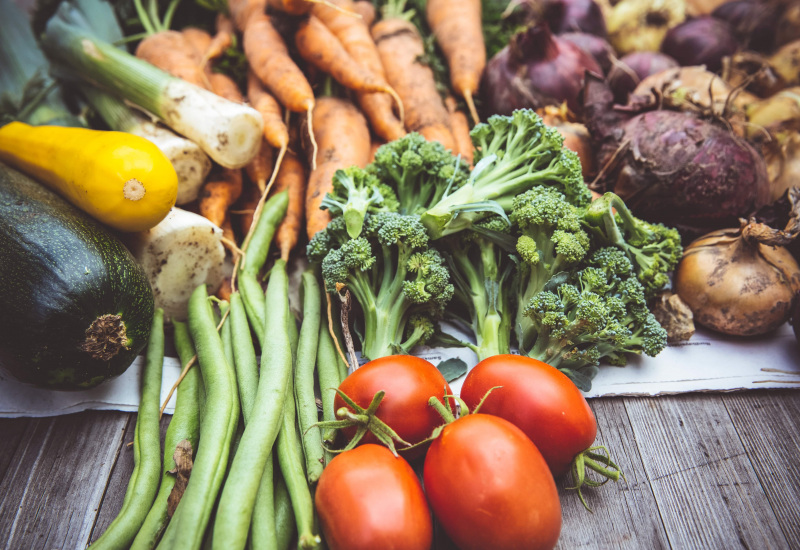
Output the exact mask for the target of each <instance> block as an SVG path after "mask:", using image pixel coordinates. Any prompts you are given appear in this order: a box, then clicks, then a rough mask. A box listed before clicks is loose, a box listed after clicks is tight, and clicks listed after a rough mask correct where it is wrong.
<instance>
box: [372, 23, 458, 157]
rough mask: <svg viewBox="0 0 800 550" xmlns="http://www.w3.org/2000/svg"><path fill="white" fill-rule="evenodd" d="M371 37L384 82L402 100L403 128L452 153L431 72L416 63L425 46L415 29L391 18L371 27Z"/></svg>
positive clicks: (444, 113) (451, 140) (447, 117)
mask: <svg viewBox="0 0 800 550" xmlns="http://www.w3.org/2000/svg"><path fill="white" fill-rule="evenodd" d="M372 37H373V38H374V39H375V44H376V45H377V47H378V53H379V54H380V56H381V61H382V62H383V68H384V71H386V80H387V81H388V82H389V85H390V86H392V88H394V89H395V90H397V93H398V95H399V96H400V98H401V99H402V101H403V106H404V107H405V127H406V129H407V130H408V131H410V132H419V133H420V134H422V135H423V136H424V137H425V138H426V139H429V140H432V141H433V140H435V141H439V142H440V143H441V144H442V145H444V147H445V149H449V150H451V151H452V150H455V138H454V137H453V133H452V130H451V129H450V115H449V113H448V112H447V109H446V108H445V106H444V103H443V101H442V98H441V96H440V95H439V92H438V90H437V89H436V80H435V78H434V76H433V71H432V70H431V69H430V67H428V66H427V65H423V64H422V63H420V62H419V58H420V57H422V56H424V54H425V47H424V44H423V42H422V37H421V36H420V34H419V32H418V31H417V28H416V27H415V26H414V25H413V24H412V23H410V22H408V21H406V20H404V19H402V18H401V17H390V18H388V19H383V20H381V21H378V22H377V23H376V24H375V25H374V26H373V27H372Z"/></svg>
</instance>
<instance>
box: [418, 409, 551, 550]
mask: <svg viewBox="0 0 800 550" xmlns="http://www.w3.org/2000/svg"><path fill="white" fill-rule="evenodd" d="M423 480H424V484H425V492H426V493H427V495H428V501H429V502H430V505H431V508H433V511H434V514H436V517H437V518H438V519H439V521H440V522H441V524H442V526H443V527H444V530H445V531H446V532H447V534H448V535H449V536H450V538H451V539H452V540H453V542H455V543H456V545H457V546H458V547H459V548H460V549H461V550H485V549H487V548H491V549H493V550H516V549H519V550H539V549H550V548H553V547H554V546H555V545H556V542H557V541H558V536H559V534H560V532H561V503H560V502H559V500H558V491H557V490H556V484H555V481H553V476H552V474H551V473H550V470H549V469H548V468H547V463H546V462H545V461H544V458H542V455H541V453H540V452H539V451H538V450H537V449H536V446H535V445H534V444H533V443H532V442H531V440H530V439H528V437H527V436H526V435H525V434H524V433H522V430H520V429H519V428H517V427H516V426H514V425H513V424H511V423H510V422H508V421H506V420H503V419H502V418H500V417H497V416H490V415H488V414H469V415H466V416H463V417H461V418H459V419H458V420H456V421H455V422H452V423H451V424H448V425H447V426H445V427H444V429H443V430H442V433H441V435H440V436H439V437H437V438H436V439H435V440H434V441H433V442H432V443H431V446H430V448H429V449H428V454H427V455H426V456H425V465H424V470H423Z"/></svg>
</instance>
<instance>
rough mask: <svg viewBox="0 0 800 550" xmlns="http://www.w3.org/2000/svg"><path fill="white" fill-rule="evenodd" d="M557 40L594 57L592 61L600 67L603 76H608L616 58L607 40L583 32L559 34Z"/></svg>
mask: <svg viewBox="0 0 800 550" xmlns="http://www.w3.org/2000/svg"><path fill="white" fill-rule="evenodd" d="M559 38H561V39H562V40H566V41H567V42H572V43H573V44H575V45H576V46H578V47H579V48H580V49H582V50H583V51H585V52H587V53H588V54H589V55H591V56H592V57H594V60H595V61H597V64H598V65H600V68H601V69H602V70H603V74H608V71H609V70H610V69H611V65H613V64H614V59H615V57H616V54H615V53H614V48H612V47H611V44H609V43H608V40H606V39H604V38H600V37H599V36H597V35H594V34H588V33H585V32H565V33H564V34H560V35H559Z"/></svg>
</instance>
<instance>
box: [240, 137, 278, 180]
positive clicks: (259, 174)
mask: <svg viewBox="0 0 800 550" xmlns="http://www.w3.org/2000/svg"><path fill="white" fill-rule="evenodd" d="M244 169H245V172H246V173H247V177H249V178H250V181H252V182H253V183H254V184H255V185H256V187H257V188H258V191H259V192H260V193H263V192H264V191H265V190H266V189H267V180H269V176H270V174H271V173H272V170H273V158H272V147H270V145H269V143H268V142H267V140H266V139H262V140H261V149H260V150H259V151H258V154H257V155H256V157H255V158H254V159H253V160H252V161H251V162H250V164H248V165H247V166H245V167H244Z"/></svg>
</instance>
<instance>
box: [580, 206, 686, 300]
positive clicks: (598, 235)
mask: <svg viewBox="0 0 800 550" xmlns="http://www.w3.org/2000/svg"><path fill="white" fill-rule="evenodd" d="M584 222H585V225H586V227H587V228H588V229H589V231H590V232H591V233H592V234H593V236H594V237H595V240H596V241H597V242H599V244H600V245H601V246H616V247H619V248H620V249H622V250H623V251H624V252H625V254H627V256H628V258H629V259H630V260H631V262H632V263H633V267H634V269H635V270H636V276H637V277H638V279H639V282H641V283H642V285H643V286H644V289H645V295H646V296H647V298H648V299H649V298H651V297H653V296H655V295H656V294H657V293H658V292H660V291H661V290H662V289H663V288H664V287H665V286H666V285H667V283H669V275H668V273H669V272H670V271H672V270H673V269H675V267H676V266H677V265H678V262H679V261H680V259H681V256H682V254H683V248H682V247H681V237H680V234H679V233H678V231H677V230H676V229H673V228H670V227H666V226H665V225H663V224H660V223H659V224H654V223H649V222H646V221H644V220H640V219H639V218H637V217H635V216H634V215H633V214H632V213H631V211H630V210H629V209H628V207H627V206H626V205H625V203H624V202H623V200H622V199H621V198H620V197H618V196H617V195H615V194H614V193H610V192H609V193H606V194H604V195H603V196H602V197H600V198H598V199H597V200H595V201H594V202H592V203H591V205H589V206H588V207H587V208H586V212H585V215H584Z"/></svg>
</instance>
